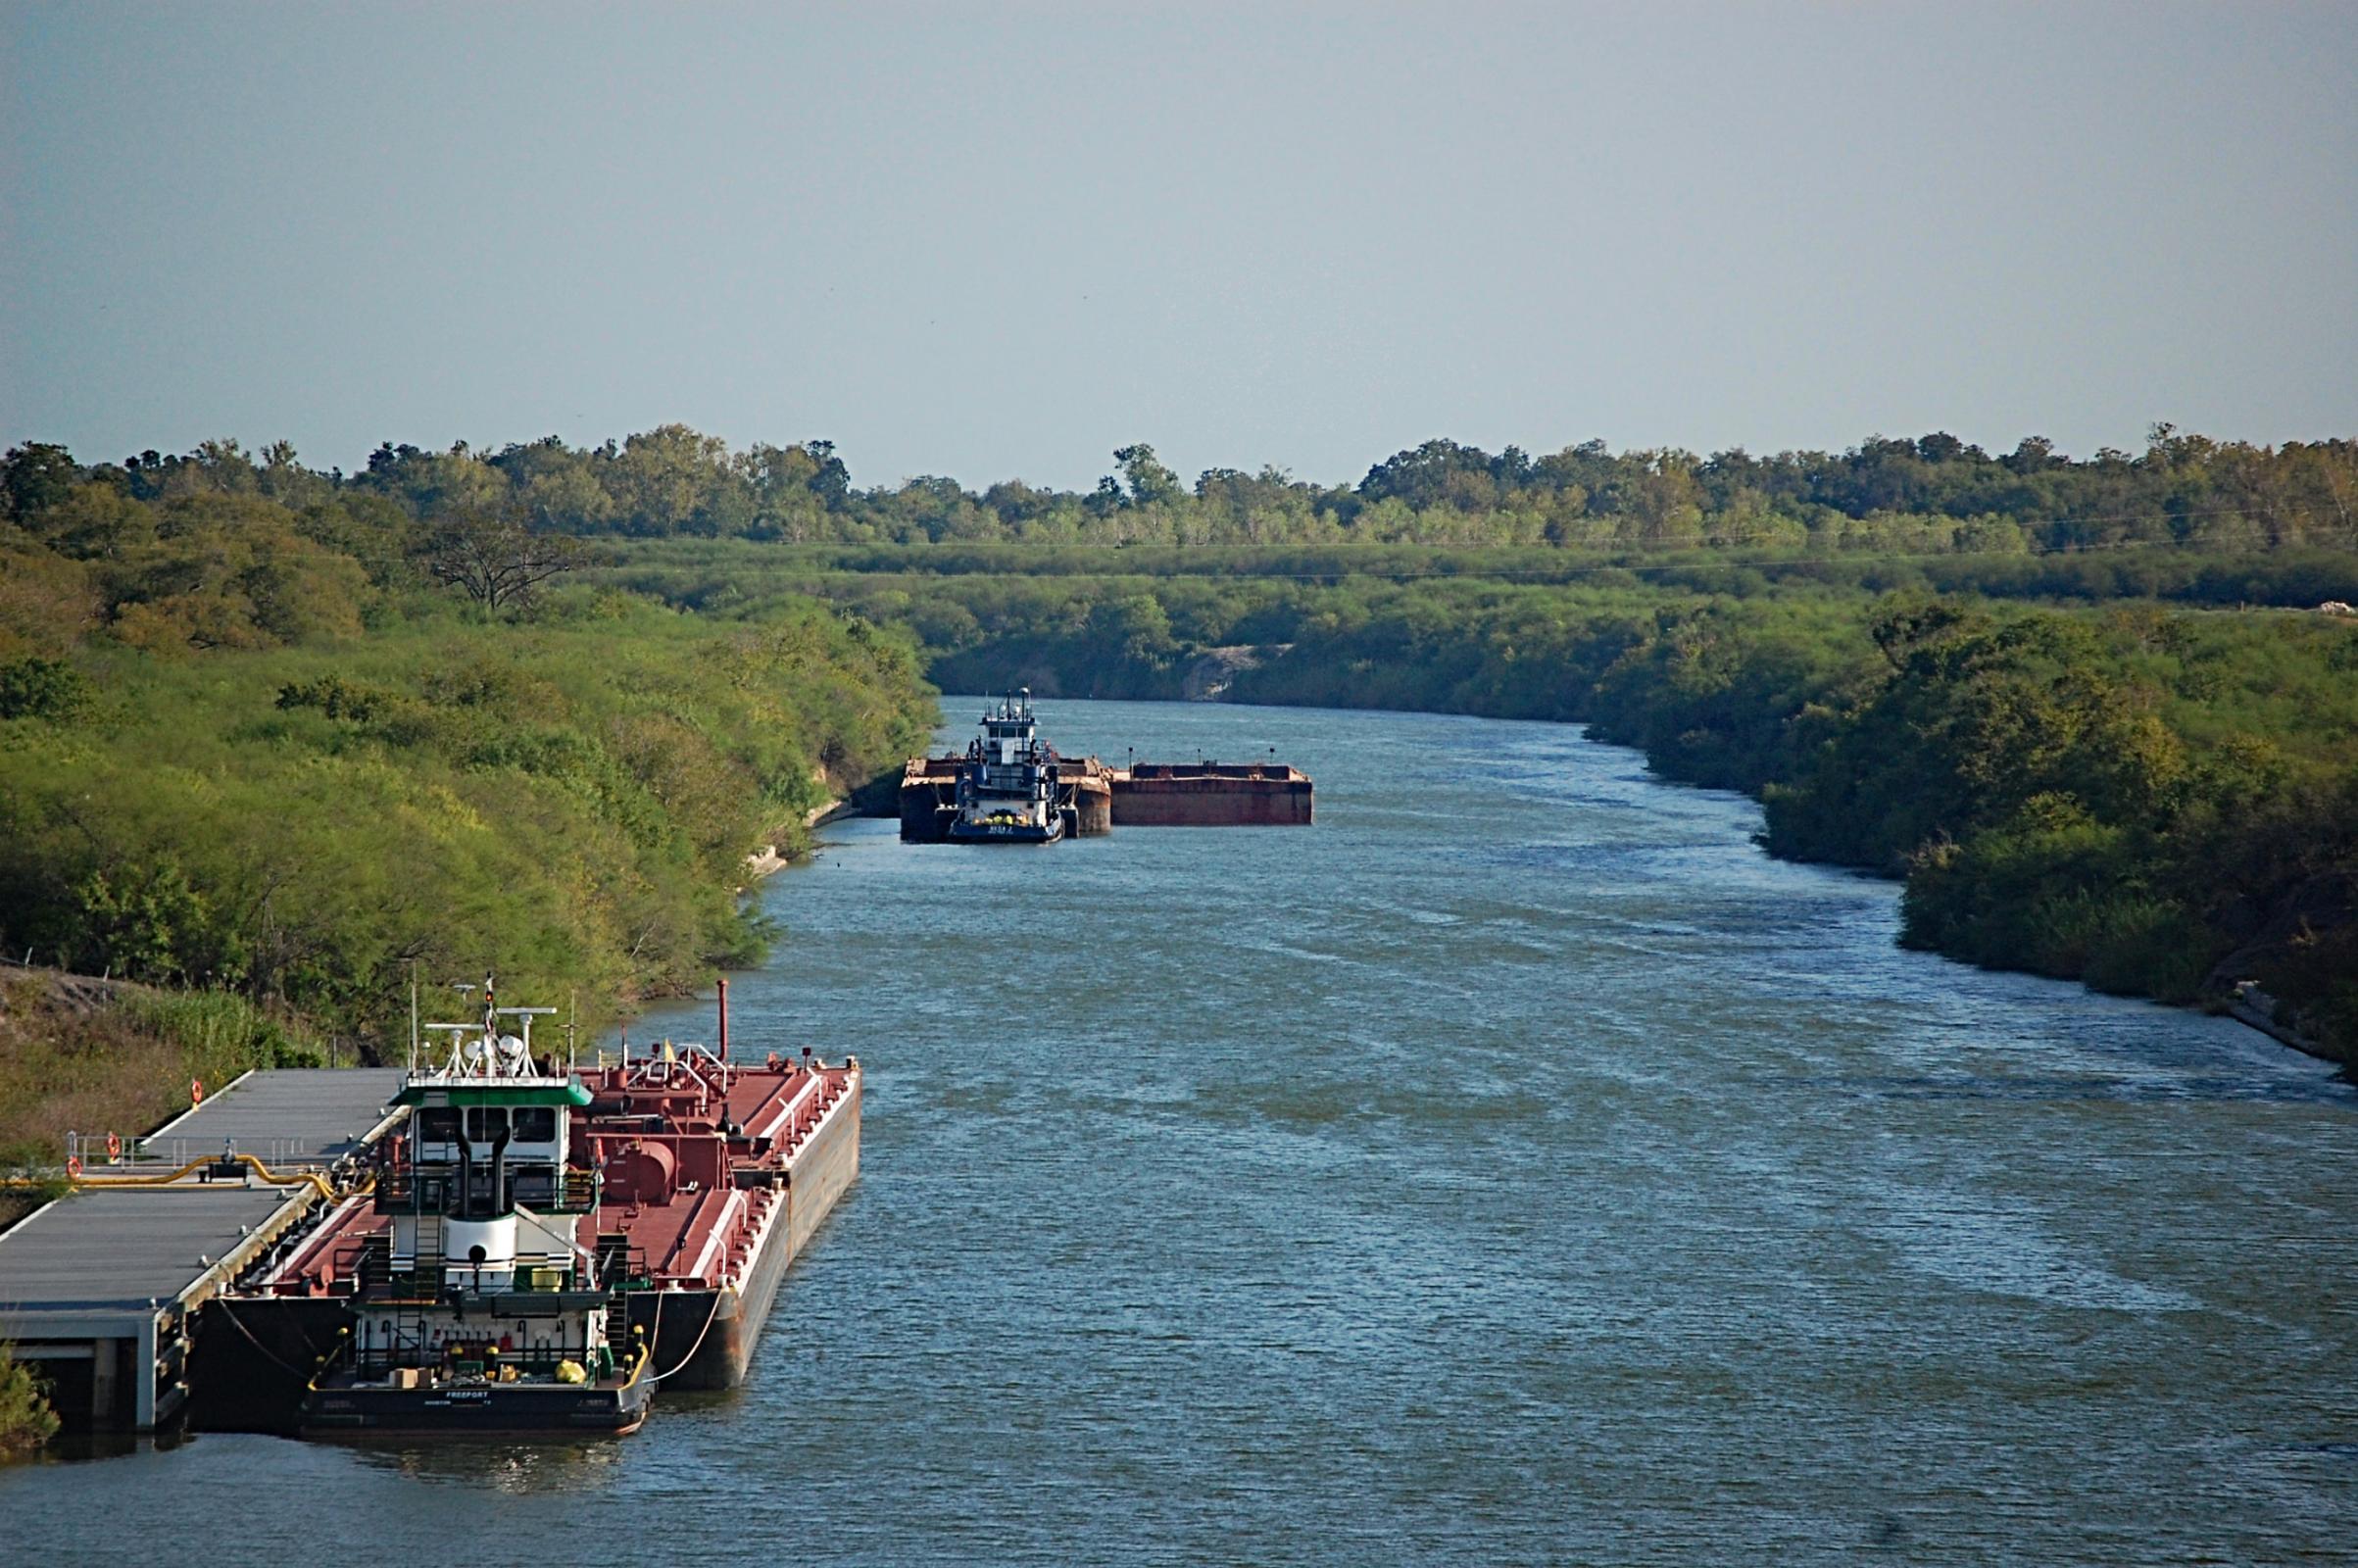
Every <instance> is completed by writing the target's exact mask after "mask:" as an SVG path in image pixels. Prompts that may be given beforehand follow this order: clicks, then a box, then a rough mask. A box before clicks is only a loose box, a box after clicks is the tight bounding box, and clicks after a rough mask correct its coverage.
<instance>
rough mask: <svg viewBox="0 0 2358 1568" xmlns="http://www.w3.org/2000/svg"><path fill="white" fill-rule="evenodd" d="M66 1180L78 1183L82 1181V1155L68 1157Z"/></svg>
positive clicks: (69, 1155)
mask: <svg viewBox="0 0 2358 1568" xmlns="http://www.w3.org/2000/svg"><path fill="white" fill-rule="evenodd" d="M66 1179H67V1180H68V1181H74V1182H78V1181H80V1180H81V1179H82V1157H81V1155H79V1154H68V1155H67V1156H66Z"/></svg>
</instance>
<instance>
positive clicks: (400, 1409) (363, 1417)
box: [297, 1378, 655, 1440]
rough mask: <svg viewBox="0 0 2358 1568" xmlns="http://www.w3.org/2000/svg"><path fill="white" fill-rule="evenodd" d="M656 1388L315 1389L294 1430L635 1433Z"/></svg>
mask: <svg viewBox="0 0 2358 1568" xmlns="http://www.w3.org/2000/svg"><path fill="white" fill-rule="evenodd" d="M654 1399H655V1385H654V1384H652V1383H650V1382H648V1381H647V1380H646V1379H644V1378H634V1379H633V1380H632V1381H631V1382H629V1383H627V1384H624V1385H622V1386H620V1387H600V1386H598V1385H596V1384H579V1383H575V1384H559V1385H556V1386H554V1387H551V1386H547V1385H541V1384H532V1385H522V1384H514V1383H487V1384H467V1385H465V1386H462V1387H458V1388H452V1387H448V1386H445V1387H441V1388H432V1389H379V1388H367V1389H356V1388H341V1389H339V1388H335V1387H333V1386H330V1387H328V1388H324V1389H315V1390H313V1391H312V1393H311V1395H310V1397H308V1398H306V1399H305V1400H304V1401H303V1411H302V1414H301V1416H300V1417H299V1418H298V1420H297V1431H298V1432H299V1433H300V1434H301V1435H302V1436H303V1437H305V1438H310V1439H315V1440H317V1439H328V1440H342V1439H351V1438H396V1437H435V1438H447V1437H483V1438H499V1437H552V1436H561V1435H565V1434H568V1433H569V1434H575V1435H578V1436H582V1437H593V1438H594V1437H617V1438H618V1437H621V1436H623V1435H624V1434H626V1433H630V1432H636V1431H637V1430H638V1428H639V1423H641V1422H642V1421H645V1420H646V1419H647V1407H648V1405H649V1404H651V1403H652V1402H654Z"/></svg>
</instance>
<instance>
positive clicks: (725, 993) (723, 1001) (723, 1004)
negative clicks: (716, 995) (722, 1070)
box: [720, 980, 729, 1061]
mask: <svg viewBox="0 0 2358 1568" xmlns="http://www.w3.org/2000/svg"><path fill="white" fill-rule="evenodd" d="M720 1059H721V1060H722V1061H726V1060H728V1059H729V983H728V982H727V981H726V980H722V981H721V982H720Z"/></svg>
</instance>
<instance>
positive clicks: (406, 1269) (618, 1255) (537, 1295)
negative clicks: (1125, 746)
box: [207, 983, 861, 1436]
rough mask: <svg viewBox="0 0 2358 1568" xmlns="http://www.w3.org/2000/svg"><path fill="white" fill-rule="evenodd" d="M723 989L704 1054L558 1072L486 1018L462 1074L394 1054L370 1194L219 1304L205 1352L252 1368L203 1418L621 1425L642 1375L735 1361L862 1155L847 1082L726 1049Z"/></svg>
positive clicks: (243, 1370)
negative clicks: (389, 1110) (231, 1407)
mask: <svg viewBox="0 0 2358 1568" xmlns="http://www.w3.org/2000/svg"><path fill="white" fill-rule="evenodd" d="M726 996H727V993H726V986H725V983H724V985H723V987H722V1001H721V1014H720V1020H721V1021H720V1037H719V1039H720V1043H719V1045H718V1047H717V1049H714V1050H707V1049H706V1048H704V1047H702V1046H694V1045H690V1046H672V1045H665V1046H663V1047H662V1048H661V1049H659V1050H658V1051H656V1052H654V1053H651V1054H645V1055H641V1056H639V1057H637V1058H635V1059H634V1058H631V1057H630V1056H629V1055H628V1054H627V1053H626V1054H625V1056H624V1058H623V1059H622V1060H621V1061H619V1062H616V1063H612V1064H606V1065H601V1066H598V1067H595V1068H588V1069H584V1070H581V1071H577V1072H567V1071H564V1070H562V1069H560V1068H557V1067H556V1066H554V1065H553V1064H551V1063H549V1062H547V1061H546V1060H545V1059H544V1060H541V1061H538V1062H536V1061H535V1060H534V1059H533V1057H532V1056H531V1054H530V1048H529V1047H528V1046H527V1045H525V1044H524V1040H523V1037H520V1036H501V1035H499V1034H497V1033H496V1032H495V1031H493V1030H491V1029H488V1028H487V1029H486V1030H485V1031H484V1033H483V1037H482V1039H481V1040H480V1041H479V1042H477V1043H475V1044H474V1045H473V1046H472V1047H468V1048H465V1053H464V1054H463V1055H462V1058H461V1060H460V1061H459V1063H458V1065H459V1068H460V1070H458V1071H456V1072H452V1071H449V1070H442V1071H437V1072H430V1073H422V1074H421V1073H416V1072H414V1073H413V1074H412V1077H411V1078H410V1080H409V1081H408V1083H407V1084H406V1085H405V1088H404V1090H403V1094H402V1096H401V1097H400V1098H401V1100H402V1101H403V1103H409V1104H410V1105H411V1106H412V1117H411V1122H410V1124H409V1125H408V1126H407V1127H404V1128H402V1129H401V1130H399V1131H397V1132H396V1133H395V1134H393V1135H392V1136H390V1137H388V1138H386V1139H385V1140H383V1141H382V1142H381V1143H380V1144H379V1146H378V1149H377V1165H376V1170H375V1181H374V1184H373V1189H372V1190H371V1191H369V1192H368V1193H366V1194H362V1195H359V1196H355V1197H352V1198H348V1199H346V1200H344V1201H342V1202H341V1203H339V1204H338V1205H337V1206H336V1207H335V1208H334V1209H333V1210H332V1211H331V1212H330V1213H329V1215H328V1216H327V1218H326V1219H325V1221H324V1222H323V1223H321V1224H320V1225H319V1227H317V1228H316V1229H315V1230H313V1231H312V1232H311V1233H309V1234H308V1235H306V1236H305V1237H304V1238H303V1239H302V1240H300V1241H299V1242H297V1243H296V1244H294V1245H293V1246H292V1247H291V1248H290V1249H289V1250H287V1251H286V1252H285V1254H284V1255H283V1256H281V1257H280V1258H279V1259H277V1260H276V1261H275V1262H274V1263H273V1264H272V1265H271V1266H270V1267H269V1268H268V1269H266V1270H264V1271H262V1272H261V1273H260V1274H258V1275H257V1276H254V1277H252V1278H251V1279H250V1280H249V1281H248V1282H247V1283H246V1284H245V1285H244V1287H243V1288H242V1289H241V1291H240V1292H239V1294H238V1297H237V1298H236V1299H232V1300H228V1301H224V1302H222V1303H221V1305H222V1306H223V1307H224V1309H225V1314H226V1316H227V1317H228V1318H229V1319H230V1322H229V1324H228V1326H229V1327H231V1328H234V1329H235V1330H236V1331H237V1332H236V1334H235V1335H234V1336H230V1335H225V1334H224V1335H209V1336H208V1346H207V1349H208V1353H211V1352H212V1350H213V1348H214V1347H215V1345H216V1344H220V1345H221V1346H222V1348H224V1349H226V1350H228V1351H231V1352H235V1351H237V1350H239V1349H240V1348H241V1342H242V1347H243V1348H250V1349H251V1350H252V1351H253V1352H256V1353H255V1354H254V1355H248V1356H243V1357H242V1358H241V1359H242V1364H241V1365H239V1366H238V1367H235V1368H231V1367H227V1366H225V1365H224V1366H223V1369H222V1370H223V1371H224V1373H226V1374H227V1375H228V1376H229V1377H232V1378H242V1379H244V1380H247V1381H248V1382H249V1385H250V1386H249V1388H248V1389H246V1390H244V1391H242V1392H243V1393H244V1394H245V1397H244V1398H243V1399H242V1400H240V1401H237V1402H238V1403H240V1404H242V1405H243V1406H244V1408H243V1410H242V1411H241V1412H240V1413H239V1414H238V1415H235V1416H232V1417H231V1418H230V1419H228V1420H226V1421H223V1422H222V1423H221V1424H223V1425H230V1426H242V1427H245V1428H248V1429H259V1430H285V1429H286V1428H287V1427H288V1426H289V1425H292V1426H294V1427H295V1428H297V1429H298V1430H299V1431H300V1432H301V1434H302V1435H304V1436H338V1435H366V1434H368V1433H370V1432H375V1431H387V1432H420V1431H424V1432H443V1431H461V1432H469V1431H481V1432H519V1431H520V1432H527V1433H529V1432H541V1431H549V1430H554V1429H564V1430H570V1431H576V1432H580V1431H590V1432H599V1431H603V1432H625V1431H628V1430H631V1429H632V1428H633V1427H635V1426H636V1425H637V1424H638V1421H639V1420H640V1419H641V1418H643V1417H644V1415H645V1413H646V1407H647V1404H648V1402H649V1401H650V1400H651V1399H652V1398H653V1397H654V1396H655V1394H656V1393H657V1392H658V1391H659V1390H661V1389H664V1388H670V1389H724V1388H730V1387H734V1386H735V1385H737V1384H738V1383H741V1382H742V1381H744V1378H745V1374H746V1367H747V1364H748V1362H749V1360H750V1358H751V1356H752V1354H753V1349H754V1345H755V1341H756V1339H757V1338H758V1336H759V1335H760V1333H761V1324H762V1321H763V1319H764V1318H766V1317H767V1316H768V1313H769V1310H770V1306H771V1303H772V1302H773V1301H774V1299H776V1296H777V1293H778V1288H779V1284H780V1281H781V1280H782V1279H783V1278H784V1277H785V1274H786V1268H787V1265H788V1264H789V1263H790V1262H792V1261H793V1259H794V1257H795V1256H796V1255H797V1254H798V1253H799V1252H800V1251H801V1250H803V1249H804V1248H805V1247H806V1246H808V1245H809V1243H810V1241H811V1236H812V1234H813V1233H814V1232H815V1231H816V1230H817V1228H818V1226H819V1224H820V1222H821V1221H823V1220H824V1219H825V1218H826V1216H827V1212H828V1210H829V1209H830V1208H832V1207H833V1206H834V1203H835V1201H836V1200H837V1199H838V1198H840V1197H841V1196H842V1195H843V1192H844V1190H845V1189H846V1188H847V1187H849V1186H850V1185H851V1183H852V1181H853V1180H854V1178H855V1177H856V1176H857V1175H858V1173H859V1169H860V1083H861V1080H860V1063H859V1060H858V1058H856V1057H848V1058H846V1059H845V1060H844V1061H843V1062H842V1063H840V1064H837V1065H829V1064H828V1063H827V1062H825V1061H823V1060H821V1059H819V1058H817V1057H815V1056H813V1055H812V1054H811V1052H810V1051H809V1050H808V1049H805V1050H804V1051H803V1052H802V1053H801V1054H800V1055H799V1056H798V1057H785V1056H781V1055H779V1054H776V1053H770V1054H766V1055H764V1056H761V1057H758V1058H751V1059H746V1058H738V1057H732V1055H731V1054H730V1050H729V1043H728V1022H727V1017H728V1015H727V1000H726ZM520 1010H521V1009H501V1011H502V1012H504V1013H505V1012H516V1011H520ZM542 1010H545V1009H542ZM503 1069H505V1071H506V1074H507V1075H506V1076H502V1072H503ZM232 1358H234V1357H233V1356H227V1355H225V1356H224V1357H223V1361H224V1362H226V1361H228V1360H230V1359H232ZM273 1368H276V1369H288V1368H292V1369H296V1370H301V1371H304V1372H307V1373H308V1374H309V1376H308V1380H307V1381H306V1383H305V1384H304V1385H303V1386H302V1387H301V1388H300V1389H296V1388H292V1387H289V1386H288V1383H289V1380H288V1379H287V1378H286V1377H285V1376H283V1375H281V1376H277V1377H275V1379H273V1373H272V1369H273ZM273 1382H274V1383H275V1392H274V1393H273V1391H272V1384H273ZM289 1403H291V1404H292V1405H293V1407H294V1408H295V1410H296V1416H295V1419H294V1420H293V1421H292V1422H290V1421H288V1420H287V1418H286V1407H287V1406H288V1404H289Z"/></svg>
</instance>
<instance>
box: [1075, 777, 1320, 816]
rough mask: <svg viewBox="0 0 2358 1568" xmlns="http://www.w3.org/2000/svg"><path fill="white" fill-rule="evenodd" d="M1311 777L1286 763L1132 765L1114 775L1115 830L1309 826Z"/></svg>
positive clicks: (1311, 803)
mask: <svg viewBox="0 0 2358 1568" xmlns="http://www.w3.org/2000/svg"><path fill="white" fill-rule="evenodd" d="M1314 811H1315V808H1314V806H1313V802H1312V792H1311V785H1310V776H1309V775H1308V774H1307V773H1304V772H1303V771H1302V769H1300V768H1298V767H1293V766H1290V765H1289V764H1287V763H1284V762H1247V763H1225V762H1135V763H1132V764H1131V765H1130V767H1129V768H1128V769H1126V770H1121V771H1116V772H1115V773H1114V774H1113V825H1114V826H1115V827H1308V826H1309V825H1310V823H1311V821H1312V820H1313V816H1314Z"/></svg>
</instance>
